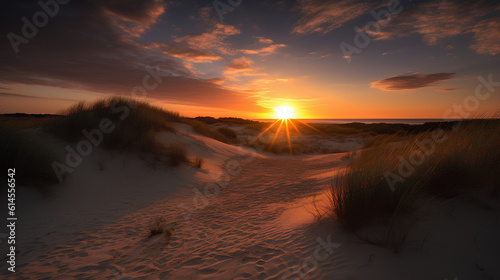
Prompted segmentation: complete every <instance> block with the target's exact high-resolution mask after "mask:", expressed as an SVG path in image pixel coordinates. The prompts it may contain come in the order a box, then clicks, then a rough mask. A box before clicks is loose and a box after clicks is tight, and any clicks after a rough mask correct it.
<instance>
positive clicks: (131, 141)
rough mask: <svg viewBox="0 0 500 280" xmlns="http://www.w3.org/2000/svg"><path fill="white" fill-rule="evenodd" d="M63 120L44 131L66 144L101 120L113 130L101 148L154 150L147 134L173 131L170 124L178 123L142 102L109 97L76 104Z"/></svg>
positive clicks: (176, 117) (151, 136)
mask: <svg viewBox="0 0 500 280" xmlns="http://www.w3.org/2000/svg"><path fill="white" fill-rule="evenodd" d="M63 115H64V117H62V118H59V119H57V120H54V121H52V122H50V123H49V124H48V125H47V129H48V131H50V132H51V133H53V134H55V135H56V136H59V137H61V138H63V139H65V140H67V141H69V142H74V141H78V140H80V139H81V138H82V130H84V129H85V130H92V129H95V128H98V127H99V123H100V122H101V120H102V119H105V118H106V119H109V120H111V121H112V122H113V125H114V126H115V129H114V131H113V132H112V133H110V134H108V135H106V137H104V138H103V141H102V145H103V146H104V147H108V148H110V147H113V148H137V149H139V150H148V149H149V150H154V149H156V148H158V143H157V142H156V141H155V140H154V134H153V133H151V132H155V131H160V130H170V131H174V129H173V128H172V127H171V126H170V122H172V121H178V120H180V116H179V114H178V113H175V112H170V111H165V110H163V109H161V108H159V107H155V106H152V105H150V104H148V103H146V102H141V101H137V100H133V99H127V98H121V97H112V98H107V99H102V100H99V101H96V102H94V103H84V102H80V103H78V104H76V105H74V106H72V107H70V108H69V109H67V110H65V111H64V112H63Z"/></svg>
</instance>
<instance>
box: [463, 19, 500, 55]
mask: <svg viewBox="0 0 500 280" xmlns="http://www.w3.org/2000/svg"><path fill="white" fill-rule="evenodd" d="M473 32H474V33H475V34H474V41H475V42H474V44H472V45H471V46H470V48H471V49H473V50H474V51H475V52H477V53H479V54H489V55H497V54H499V53H500V17H495V18H490V19H485V20H483V21H481V22H479V23H478V24H477V25H476V26H475V27H474V29H473Z"/></svg>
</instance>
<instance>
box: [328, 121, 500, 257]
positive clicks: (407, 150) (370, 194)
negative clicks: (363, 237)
mask: <svg viewBox="0 0 500 280" xmlns="http://www.w3.org/2000/svg"><path fill="white" fill-rule="evenodd" d="M436 135H439V137H436ZM393 140H395V139H394V138H392V137H387V138H385V140H383V141H381V140H380V139H377V141H375V142H376V143H371V144H370V145H369V148H365V149H363V150H362V151H361V155H360V156H359V158H358V159H357V160H356V161H354V162H352V163H351V164H350V165H348V167H347V168H346V170H345V171H344V172H343V173H341V174H339V176H337V179H336V181H335V183H334V184H332V186H331V188H330V194H329V209H328V210H329V213H330V214H331V216H333V217H334V218H335V220H337V221H338V222H339V223H340V224H341V225H342V226H343V227H344V228H345V229H347V230H349V231H353V232H355V231H357V230H358V229H360V228H363V227H366V226H370V225H373V224H380V223H386V224H388V225H389V227H388V232H387V235H388V236H389V237H391V236H392V237H391V238H389V239H388V240H386V242H385V244H384V245H386V246H388V247H392V249H395V250H397V248H398V247H399V245H400V244H401V243H402V242H403V240H404V238H402V237H401V235H400V234H399V235H396V234H395V231H396V230H397V231H400V230H401V229H400V228H398V226H397V225H398V224H400V223H401V219H404V217H405V216H407V215H408V214H409V213H411V212H412V211H413V210H414V207H415V202H416V201H417V200H418V199H419V198H443V199H446V198H451V197H454V196H457V195H461V194H464V193H466V192H468V191H471V190H473V189H474V188H483V189H484V188H486V189H489V190H491V194H492V195H494V194H498V188H499V186H500V180H499V176H498V175H497V174H498V171H499V170H500V120H499V119H498V118H496V119H488V120H467V121H464V122H462V123H461V124H460V126H459V127H458V128H456V129H453V130H450V131H442V132H441V133H435V134H433V132H425V133H421V134H417V135H408V136H406V137H402V138H398V139H397V142H394V141H393ZM394 236H397V240H394V238H396V237H394Z"/></svg>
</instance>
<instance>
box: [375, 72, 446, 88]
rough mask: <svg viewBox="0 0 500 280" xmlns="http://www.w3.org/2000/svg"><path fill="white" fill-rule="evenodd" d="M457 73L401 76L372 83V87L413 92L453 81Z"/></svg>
mask: <svg viewBox="0 0 500 280" xmlns="http://www.w3.org/2000/svg"><path fill="white" fill-rule="evenodd" d="M454 74H455V73H435V74H428V75H420V74H413V75H400V76H394V77H390V78H386V79H383V80H379V81H376V82H373V83H371V87H373V88H378V89H380V90H385V91H395V90H411V89H419V88H424V87H430V86H433V85H434V84H435V83H436V82H439V81H445V80H449V79H451V77H452V76H453V75H454Z"/></svg>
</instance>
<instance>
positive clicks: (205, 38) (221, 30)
mask: <svg viewBox="0 0 500 280" xmlns="http://www.w3.org/2000/svg"><path fill="white" fill-rule="evenodd" d="M240 32H241V31H240V30H239V29H238V28H236V27H234V26H232V25H225V24H222V23H217V24H216V25H215V28H214V29H212V30H211V31H209V32H205V33H202V34H194V35H186V36H182V37H179V38H176V39H175V40H174V41H175V42H176V43H185V44H187V45H188V46H190V47H192V48H195V49H201V50H214V49H216V50H218V51H219V52H221V53H223V54H232V53H234V51H232V50H231V49H230V48H229V47H228V44H227V43H225V42H224V39H225V38H227V37H228V36H232V35H237V34H240Z"/></svg>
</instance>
